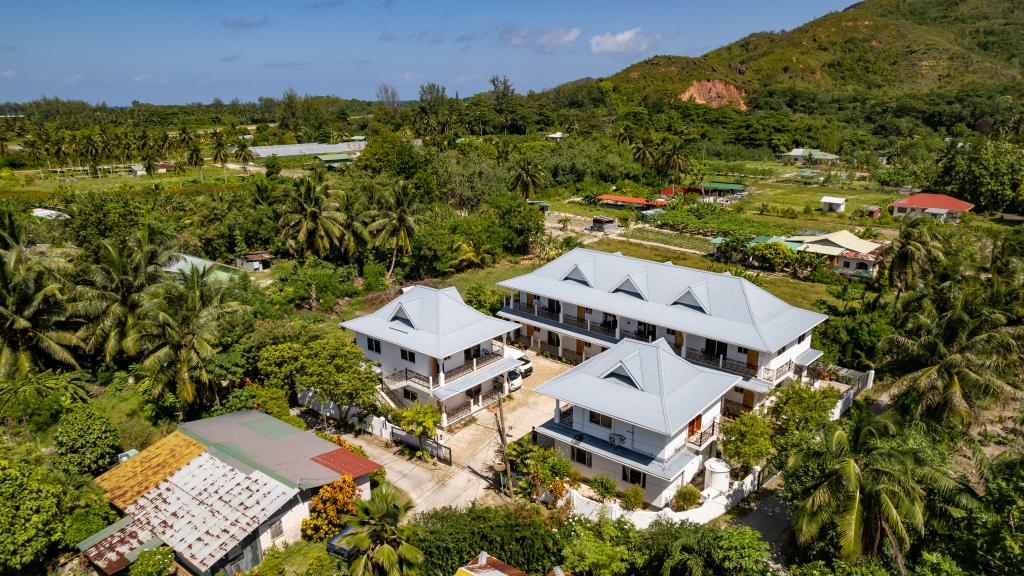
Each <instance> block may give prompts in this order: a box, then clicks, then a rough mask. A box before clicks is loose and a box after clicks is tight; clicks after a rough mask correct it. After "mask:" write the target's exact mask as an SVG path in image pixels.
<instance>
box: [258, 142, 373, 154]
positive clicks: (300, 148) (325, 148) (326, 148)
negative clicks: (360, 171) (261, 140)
mask: <svg viewBox="0 0 1024 576" xmlns="http://www.w3.org/2000/svg"><path fill="white" fill-rule="evenodd" d="M363 148H366V141H364V140H359V141H355V142H340V143H338V144H319V143H316V142H308V143H305V144H278V145H274V146H253V147H252V148H250V150H252V153H253V155H254V156H256V157H257V158H269V157H271V156H282V157H283V156H306V155H310V156H312V155H316V154H340V153H343V152H360V151H362V149H363Z"/></svg>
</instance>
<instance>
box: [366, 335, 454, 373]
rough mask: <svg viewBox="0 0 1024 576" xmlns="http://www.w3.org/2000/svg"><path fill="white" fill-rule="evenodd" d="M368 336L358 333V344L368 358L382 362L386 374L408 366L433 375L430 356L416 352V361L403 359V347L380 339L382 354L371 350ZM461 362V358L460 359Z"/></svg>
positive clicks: (410, 368)
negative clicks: (368, 344) (367, 341)
mask: <svg viewBox="0 0 1024 576" xmlns="http://www.w3.org/2000/svg"><path fill="white" fill-rule="evenodd" d="M366 340H367V336H366V335H365V334H359V333H356V346H359V347H360V348H362V349H363V353H364V354H365V355H366V358H367V359H369V360H373V361H375V362H379V363H380V369H381V371H382V372H383V373H384V374H390V373H392V372H394V371H395V370H402V369H403V368H408V369H409V370H415V371H416V372H419V373H420V374H423V375H424V376H433V375H434V374H433V362H431V358H430V356H427V355H426V354H421V353H419V352H416V362H406V361H405V360H402V353H401V347H400V346H398V345H397V344H392V343H391V342H385V341H383V340H381V341H380V354H377V353H376V352H371V351H370V349H369V347H367V345H366ZM459 360H460V363H461V360H462V359H461V358H460V359H459Z"/></svg>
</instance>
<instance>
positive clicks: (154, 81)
mask: <svg viewBox="0 0 1024 576" xmlns="http://www.w3.org/2000/svg"><path fill="white" fill-rule="evenodd" d="M132 82H135V83H136V84H139V85H142V86H166V85H167V84H168V82H167V78H164V77H163V76H157V75H156V74H150V73H148V72H147V73H145V74H139V75H138V76H134V77H132Z"/></svg>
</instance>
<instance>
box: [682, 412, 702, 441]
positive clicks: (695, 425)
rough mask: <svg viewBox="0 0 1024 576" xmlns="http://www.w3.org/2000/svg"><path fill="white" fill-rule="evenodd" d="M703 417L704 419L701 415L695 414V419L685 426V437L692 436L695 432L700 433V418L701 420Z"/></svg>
mask: <svg viewBox="0 0 1024 576" xmlns="http://www.w3.org/2000/svg"><path fill="white" fill-rule="evenodd" d="M703 417H704V415H703V414H697V417H696V418H694V419H693V420H691V421H690V423H689V424H688V425H687V426H686V435H687V436H693V435H694V434H696V433H697V432H700V428H701V418H703Z"/></svg>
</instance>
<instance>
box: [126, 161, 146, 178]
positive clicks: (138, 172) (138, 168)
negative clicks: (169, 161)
mask: <svg viewBox="0 0 1024 576" xmlns="http://www.w3.org/2000/svg"><path fill="white" fill-rule="evenodd" d="M128 172H130V173H131V175H132V176H145V175H146V167H145V166H143V165H142V164H132V165H131V167H130V168H129V169H128Z"/></svg>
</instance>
